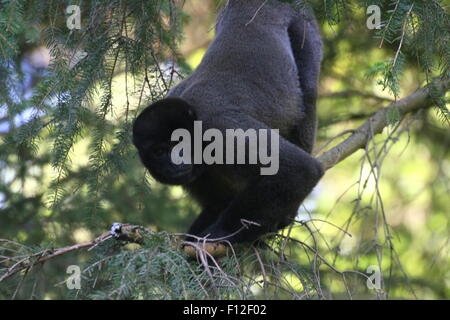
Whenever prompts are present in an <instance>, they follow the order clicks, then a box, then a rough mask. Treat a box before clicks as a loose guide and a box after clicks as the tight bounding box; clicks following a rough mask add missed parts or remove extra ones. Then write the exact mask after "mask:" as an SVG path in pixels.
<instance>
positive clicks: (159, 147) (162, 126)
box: [133, 98, 200, 185]
mask: <svg viewBox="0 0 450 320" xmlns="http://www.w3.org/2000/svg"><path fill="white" fill-rule="evenodd" d="M195 120H196V114H195V111H194V109H193V108H192V106H191V105H189V104H188V103H187V102H186V101H184V100H182V99H179V98H166V99H163V100H160V101H158V102H156V103H154V104H152V105H150V106H149V107H147V108H146V109H145V110H144V111H142V113H141V114H140V115H139V116H138V117H137V119H136V121H135V122H134V125H133V143H134V145H135V146H136V148H137V149H138V152H139V156H140V158H141V160H142V163H143V164H144V166H145V167H146V168H147V169H148V171H149V172H150V174H151V175H152V176H153V177H154V178H155V179H156V180H157V181H159V182H161V183H165V184H172V185H183V184H187V183H190V182H192V181H193V180H194V179H195V178H196V177H197V176H198V175H199V174H200V167H199V166H197V165H194V164H185V163H182V164H174V163H173V162H172V158H171V153H172V148H173V147H174V146H175V145H176V144H177V143H178V142H176V141H175V142H174V141H171V136H172V132H173V131H174V130H176V129H186V130H188V131H189V132H190V133H191V137H192V136H193V128H194V121H195ZM191 145H192V143H191ZM191 162H192V161H191Z"/></svg>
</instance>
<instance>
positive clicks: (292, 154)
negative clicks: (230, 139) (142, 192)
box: [205, 112, 324, 242]
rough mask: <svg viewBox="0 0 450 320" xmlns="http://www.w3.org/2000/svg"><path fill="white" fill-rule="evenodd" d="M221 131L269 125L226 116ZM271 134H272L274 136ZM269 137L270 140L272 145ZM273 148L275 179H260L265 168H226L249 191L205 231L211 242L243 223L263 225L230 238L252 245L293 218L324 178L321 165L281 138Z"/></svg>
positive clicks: (220, 127) (239, 194)
mask: <svg viewBox="0 0 450 320" xmlns="http://www.w3.org/2000/svg"><path fill="white" fill-rule="evenodd" d="M216 127H218V128H219V129H220V130H224V128H228V129H238V128H240V129H243V130H244V131H246V130H247V129H268V128H267V126H266V125H264V124H262V123H260V122H259V121H257V120H255V119H253V118H251V117H250V116H247V115H245V114H241V113H231V112H229V113H227V114H226V115H224V116H223V117H222V118H220V120H219V123H218V124H217V125H216ZM271 134H272V133H271ZM270 141H271V139H270V137H269V139H268V142H269V145H270ZM275 148H276V146H273V147H272V148H271V150H269V154H271V153H273V152H278V154H279V170H278V172H277V173H276V174H274V175H261V172H260V169H261V168H262V167H265V166H263V165H260V164H257V165H224V166H223V167H224V168H223V171H224V174H225V175H227V176H230V177H232V178H233V179H236V180H238V179H241V180H242V179H243V180H244V181H246V183H245V185H246V187H245V188H243V189H242V191H241V192H240V193H238V194H237V196H236V197H235V198H234V199H233V201H232V202H231V204H230V205H229V206H228V207H227V208H226V209H225V210H224V211H223V212H222V213H221V215H220V217H219V219H218V220H217V222H216V223H214V225H212V226H211V227H209V228H208V229H206V231H205V234H209V238H211V239H215V238H222V237H226V236H229V235H230V234H233V233H235V232H237V231H238V230H239V229H241V228H242V226H243V224H242V219H245V220H249V221H253V222H256V223H258V224H260V226H259V227H257V226H253V225H251V226H250V227H249V229H243V230H242V231H240V232H238V233H237V234H235V235H233V236H231V237H230V238H228V240H230V241H231V242H239V241H252V240H255V239H257V238H258V237H259V236H260V235H262V234H264V233H267V232H270V231H276V230H277V229H278V228H280V227H281V226H284V225H286V221H289V219H290V218H294V217H295V215H296V213H297V209H298V207H299V205H300V204H301V203H302V201H303V200H304V199H305V198H306V197H307V196H308V194H309V193H310V192H311V191H312V189H313V188H314V186H315V185H316V184H317V182H318V181H319V179H320V178H321V177H322V175H323V172H324V171H323V167H322V165H321V163H320V162H318V161H317V160H316V159H314V158H313V157H311V156H310V155H309V154H308V153H307V152H306V151H304V150H302V149H301V148H299V147H298V146H296V145H294V144H292V143H290V142H289V141H287V140H286V139H284V138H282V137H279V150H276V149H275Z"/></svg>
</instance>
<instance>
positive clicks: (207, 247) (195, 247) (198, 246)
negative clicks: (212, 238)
mask: <svg viewBox="0 0 450 320" xmlns="http://www.w3.org/2000/svg"><path fill="white" fill-rule="evenodd" d="M182 250H183V252H184V253H186V254H187V255H188V256H190V257H193V258H195V257H197V256H198V255H201V254H205V255H206V256H208V255H211V256H213V257H214V258H220V257H223V256H225V255H226V254H227V253H228V250H229V247H228V246H227V245H225V244H224V243H223V242H189V244H185V245H184V246H182Z"/></svg>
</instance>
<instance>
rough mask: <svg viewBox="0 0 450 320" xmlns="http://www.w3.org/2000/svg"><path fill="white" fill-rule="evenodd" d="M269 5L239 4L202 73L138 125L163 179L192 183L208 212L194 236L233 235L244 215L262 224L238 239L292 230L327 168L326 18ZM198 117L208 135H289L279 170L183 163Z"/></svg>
mask: <svg viewBox="0 0 450 320" xmlns="http://www.w3.org/2000/svg"><path fill="white" fill-rule="evenodd" d="M263 3H264V0H230V1H229V2H228V4H227V6H226V7H225V8H224V9H223V10H222V11H221V13H220V14H219V15H218V19H217V32H216V36H215V38H214V41H213V42H212V44H211V45H210V47H209V49H208V51H207V53H206V54H205V56H204V58H203V60H202V62H201V63H200V65H199V66H198V68H197V69H196V70H195V71H194V72H193V73H192V74H191V75H190V76H189V77H188V78H186V79H184V80H183V81H182V82H180V83H179V84H178V85H177V86H176V87H174V88H173V89H172V90H171V91H170V92H169V94H168V96H167V98H166V99H163V100H162V101H159V102H157V103H155V104H153V105H151V106H150V107H148V108H147V109H145V110H144V111H143V113H142V114H141V115H140V116H139V117H138V118H137V120H136V122H135V124H134V128H133V139H134V144H135V145H136V147H137V149H138V150H139V155H140V157H141V159H142V161H143V163H144V165H145V166H146V167H147V168H148V170H149V171H150V173H151V174H152V175H153V176H154V178H155V179H156V180H158V181H160V182H162V183H168V184H178V185H182V186H183V187H184V188H185V189H186V190H187V191H188V192H189V193H190V194H191V195H192V196H193V197H194V198H195V199H196V200H197V201H198V202H199V204H200V205H201V206H202V209H203V211H202V212H201V214H200V216H199V217H198V218H197V219H196V220H195V222H194V223H193V224H192V226H191V227H190V229H189V231H188V232H189V233H191V234H195V235H199V236H206V235H209V238H220V237H224V236H227V235H229V234H231V233H233V232H235V231H237V230H239V229H240V228H241V227H242V222H241V219H245V220H250V221H255V222H257V223H259V224H260V225H261V226H260V227H256V226H252V227H250V228H249V229H245V230H243V231H242V232H239V233H237V234H236V235H234V236H232V237H231V238H229V239H228V240H230V241H231V242H241V241H253V240H255V239H257V238H258V237H259V236H260V235H262V234H264V233H267V232H272V231H277V230H279V229H281V228H284V227H285V226H287V225H288V224H290V222H291V221H292V219H293V218H294V217H295V216H296V212H297V209H298V207H299V205H300V204H301V203H302V201H303V200H304V199H305V197H306V196H307V195H308V194H309V193H310V192H311V190H312V189H313V188H314V186H315V185H316V184H317V182H318V181H319V179H320V178H321V177H322V175H323V172H324V171H323V167H322V165H321V164H320V163H319V162H318V161H317V160H315V159H314V158H313V157H311V156H310V152H311V150H312V147H313V143H314V139H315V132H316V110H315V109H316V97H317V83H318V77H319V72H320V61H321V58H322V42H321V39H320V34H319V31H318V27H317V24H316V21H315V20H314V18H313V17H312V15H311V14H309V13H307V12H306V11H304V10H294V9H293V8H292V7H291V6H289V5H288V4H284V3H281V2H278V1H267V3H265V4H264V5H263ZM258 9H259V11H258V12H257V10H258ZM194 120H201V121H202V122H203V129H204V130H206V129H209V128H217V129H219V130H221V131H222V132H224V131H225V129H227V128H230V129H237V128H241V129H243V130H247V129H249V128H253V129H269V128H276V129H279V130H280V135H281V137H280V163H279V171H278V173H277V174H276V175H272V176H262V175H260V171H259V167H261V166H260V165H209V166H207V165H180V166H175V165H173V164H172V163H171V161H170V146H171V144H170V136H171V133H172V131H173V130H174V129H176V128H185V129H188V130H192V123H193V121H194ZM165 151H166V152H165Z"/></svg>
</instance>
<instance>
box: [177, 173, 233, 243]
mask: <svg viewBox="0 0 450 320" xmlns="http://www.w3.org/2000/svg"><path fill="white" fill-rule="evenodd" d="M185 189H186V190H187V191H188V193H189V194H190V195H191V196H192V197H193V198H194V199H195V200H196V201H197V202H198V203H199V205H200V206H201V207H202V212H201V213H200V215H199V216H198V217H197V218H196V219H195V220H194V222H193V223H192V225H191V226H190V228H189V230H188V232H187V233H188V234H192V235H196V236H200V235H201V234H202V231H204V230H205V229H206V228H208V227H209V226H211V225H212V224H213V223H214V222H216V220H217V219H218V217H219V215H220V213H221V212H222V211H223V210H225V208H226V207H228V205H229V203H230V202H231V200H232V198H233V193H232V192H231V190H229V189H228V188H226V187H225V186H223V185H222V184H221V183H220V181H217V180H216V179H214V177H213V176H211V174H210V173H209V172H205V173H204V174H203V175H202V176H201V177H199V178H198V179H197V180H195V181H194V182H193V183H191V184H190V185H187V186H185Z"/></svg>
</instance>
